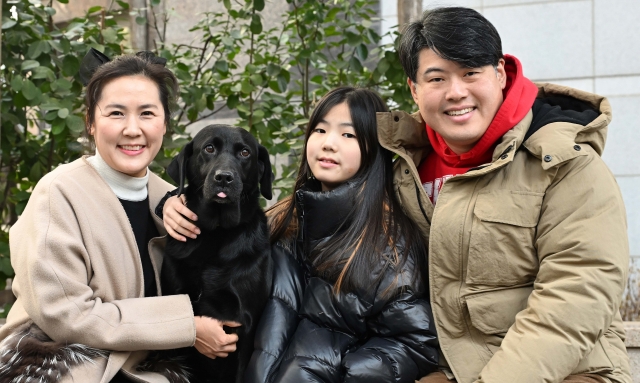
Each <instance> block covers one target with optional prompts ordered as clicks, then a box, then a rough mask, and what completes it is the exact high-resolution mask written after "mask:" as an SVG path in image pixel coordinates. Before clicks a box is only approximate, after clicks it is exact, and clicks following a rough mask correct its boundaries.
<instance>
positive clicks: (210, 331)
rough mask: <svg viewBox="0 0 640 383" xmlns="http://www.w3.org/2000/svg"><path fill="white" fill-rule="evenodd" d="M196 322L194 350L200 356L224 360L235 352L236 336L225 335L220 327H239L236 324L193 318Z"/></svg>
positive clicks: (238, 324) (206, 318) (205, 318)
mask: <svg viewBox="0 0 640 383" xmlns="http://www.w3.org/2000/svg"><path fill="white" fill-rule="evenodd" d="M194 318H195V322H196V343H195V345H194V346H195V348H196V350H198V352H199V353H201V354H202V355H204V356H206V357H208V358H211V359H215V358H217V357H220V358H226V357H227V356H228V355H229V353H231V352H234V351H235V350H236V342H237V341H238V335H237V334H227V333H226V332H224V329H223V328H222V326H227V327H240V326H241V324H240V323H236V322H220V321H219V320H217V319H213V318H209V317H201V316H197V317H194Z"/></svg>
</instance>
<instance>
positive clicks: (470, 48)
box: [398, 7, 503, 82]
mask: <svg viewBox="0 0 640 383" xmlns="http://www.w3.org/2000/svg"><path fill="white" fill-rule="evenodd" d="M423 49H431V50H433V51H434V52H435V53H436V54H437V55H438V56H440V57H442V58H443V59H445V60H449V61H454V62H456V63H458V64H460V65H462V66H464V67H467V68H479V67H482V66H485V65H493V66H497V65H498V61H499V60H500V59H501V58H502V57H503V54H502V41H501V40H500V35H499V34H498V31H497V30H496V28H495V27H494V26H493V24H491V23H490V22H489V20H487V19H486V18H485V17H484V16H482V15H481V14H480V13H478V12H477V11H475V10H473V9H470V8H464V7H441V8H434V9H431V10H427V11H424V13H423V14H422V17H421V18H420V20H419V21H414V22H411V23H409V24H407V26H406V27H405V29H404V30H403V32H402V37H401V38H400V45H399V46H398V55H399V56H400V62H401V63H402V68H404V72H405V74H406V75H407V77H409V78H410V79H411V81H413V82H417V73H418V65H419V62H418V58H419V55H420V52H421V51H422V50H423Z"/></svg>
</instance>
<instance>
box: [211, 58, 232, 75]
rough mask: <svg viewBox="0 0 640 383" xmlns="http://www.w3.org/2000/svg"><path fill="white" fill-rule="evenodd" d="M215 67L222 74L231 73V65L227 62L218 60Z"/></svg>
mask: <svg viewBox="0 0 640 383" xmlns="http://www.w3.org/2000/svg"><path fill="white" fill-rule="evenodd" d="M214 67H215V68H216V69H217V70H218V71H220V72H222V73H227V72H229V63H228V62H227V61H226V60H218V61H216V63H215V65H214Z"/></svg>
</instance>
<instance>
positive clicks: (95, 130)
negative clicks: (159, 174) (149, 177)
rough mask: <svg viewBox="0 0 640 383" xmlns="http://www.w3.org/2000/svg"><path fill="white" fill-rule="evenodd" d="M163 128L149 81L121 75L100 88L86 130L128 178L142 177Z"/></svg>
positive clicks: (155, 92) (159, 104) (157, 99)
mask: <svg viewBox="0 0 640 383" xmlns="http://www.w3.org/2000/svg"><path fill="white" fill-rule="evenodd" d="M165 131H166V126H165V121H164V108H163V106H162V102H161V101H160V94H159V91H158V86H157V85H156V84H155V83H154V82H153V81H152V80H150V79H148V78H147V77H144V76H124V77H118V78H116V79H114V80H111V81H109V82H108V83H107V84H106V85H105V86H104V87H103V88H102V94H101V97H100V101H98V103H97V105H96V111H95V118H94V121H93V124H91V129H90V133H91V135H92V136H93V137H94V139H95V143H96V148H97V150H98V152H100V156H102V158H103V159H104V160H105V162H106V163H107V164H108V165H109V166H110V167H111V168H113V169H115V170H117V171H119V172H121V173H124V174H127V175H129V176H131V177H142V176H144V175H145V174H146V172H147V166H149V164H150V163H151V161H152V160H153V159H154V158H155V156H156V154H158V151H159V150H160V147H161V145H162V136H163V135H164V133H165Z"/></svg>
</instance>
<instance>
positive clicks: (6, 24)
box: [2, 17, 17, 30]
mask: <svg viewBox="0 0 640 383" xmlns="http://www.w3.org/2000/svg"><path fill="white" fill-rule="evenodd" d="M16 23H17V21H15V20H14V19H10V18H8V17H3V18H2V30H5V29H9V28H11V27H13V26H14V25H16Z"/></svg>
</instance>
